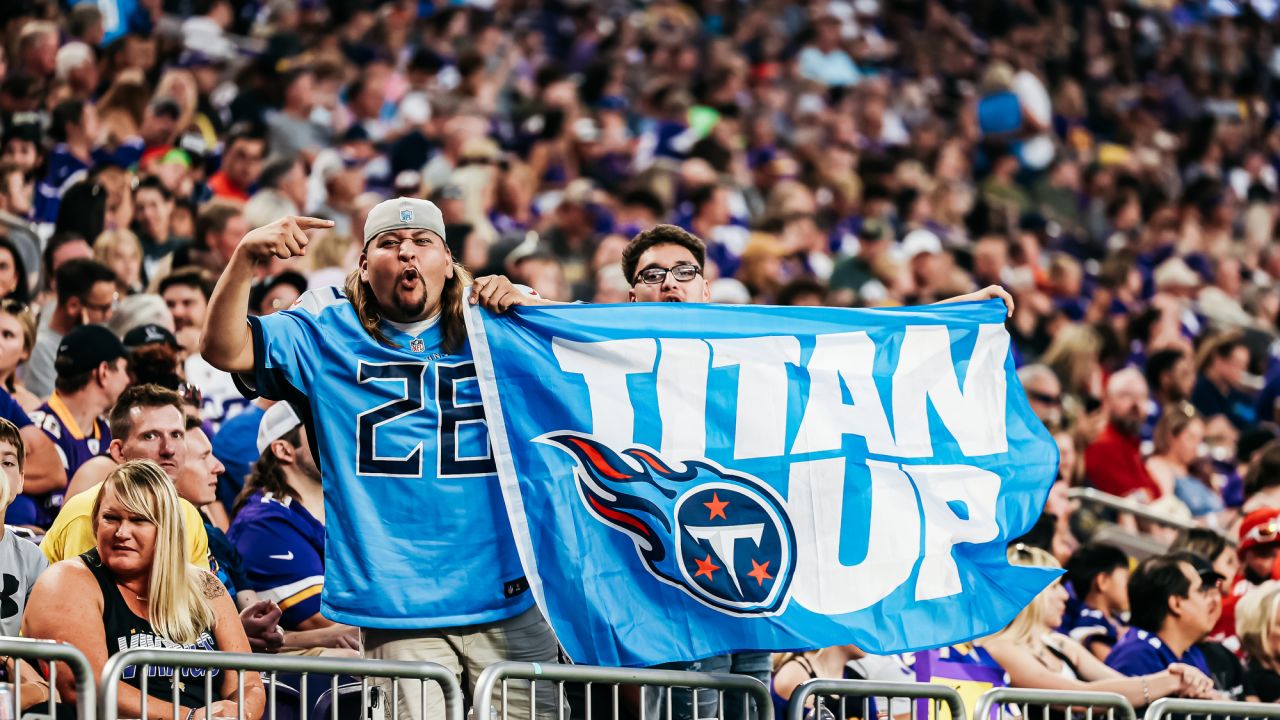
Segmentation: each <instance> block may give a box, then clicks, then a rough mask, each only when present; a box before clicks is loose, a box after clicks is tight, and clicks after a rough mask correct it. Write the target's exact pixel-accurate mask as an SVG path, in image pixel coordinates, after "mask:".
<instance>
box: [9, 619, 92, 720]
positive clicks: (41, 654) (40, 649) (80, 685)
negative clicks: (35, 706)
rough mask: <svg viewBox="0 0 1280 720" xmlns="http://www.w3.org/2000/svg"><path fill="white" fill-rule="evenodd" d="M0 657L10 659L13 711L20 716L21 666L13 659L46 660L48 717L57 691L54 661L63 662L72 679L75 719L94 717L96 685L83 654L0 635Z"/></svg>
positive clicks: (52, 712)
mask: <svg viewBox="0 0 1280 720" xmlns="http://www.w3.org/2000/svg"><path fill="white" fill-rule="evenodd" d="M0 657H8V658H13V659H14V660H15V662H14V664H13V714H12V715H11V717H14V718H18V717H22V711H21V710H22V666H21V664H20V663H18V662H16V661H17V660H29V661H32V662H33V663H39V662H41V661H45V662H48V663H49V701H48V711H49V717H55V712H56V711H55V708H54V706H55V703H54V699H55V698H56V697H57V694H58V663H60V662H61V663H66V664H67V666H69V667H70V668H71V674H72V675H74V676H75V680H76V718H77V719H78V720H94V712H95V711H96V710H97V704H96V703H95V701H94V698H95V695H96V693H97V686H95V685H94V683H93V668H91V667H90V666H89V661H88V660H87V659H86V658H85V656H84V654H83V653H81V652H80V651H79V650H77V649H76V648H75V647H73V646H71V645H67V644H64V643H55V642H49V641H47V640H29V639H24V638H0Z"/></svg>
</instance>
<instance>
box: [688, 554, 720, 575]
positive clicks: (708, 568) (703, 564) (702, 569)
mask: <svg viewBox="0 0 1280 720" xmlns="http://www.w3.org/2000/svg"><path fill="white" fill-rule="evenodd" d="M693 561H694V562H695V563H697V564H698V572H696V573H694V574H693V576H694V577H699V576H702V575H706V576H707V579H708V580H715V579H716V578H715V571H717V570H719V569H720V566H719V565H716V564H715V563H713V562H711V556H710V555H708V556H707V559H706V560H699V559H697V558H694V559H693Z"/></svg>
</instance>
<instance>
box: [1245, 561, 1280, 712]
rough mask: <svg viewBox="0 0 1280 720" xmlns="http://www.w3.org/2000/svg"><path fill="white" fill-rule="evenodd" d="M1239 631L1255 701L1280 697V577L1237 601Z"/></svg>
mask: <svg viewBox="0 0 1280 720" xmlns="http://www.w3.org/2000/svg"><path fill="white" fill-rule="evenodd" d="M1236 635H1237V636H1238V637H1239V638H1240V644H1241V645H1243V646H1244V651H1245V653H1247V654H1248V656H1249V665H1248V667H1247V668H1246V670H1245V682H1244V686H1245V687H1246V688H1251V689H1252V690H1251V691H1252V694H1251V695H1250V696H1249V697H1248V699H1249V700H1251V701H1253V702H1267V703H1270V702H1276V701H1280V581H1277V580H1268V581H1266V582H1264V583H1262V584H1261V585H1258V586H1257V587H1255V588H1253V589H1252V590H1250V591H1249V592H1248V593H1247V594H1246V595H1245V596H1244V597H1242V598H1240V602H1239V603H1238V604H1236Z"/></svg>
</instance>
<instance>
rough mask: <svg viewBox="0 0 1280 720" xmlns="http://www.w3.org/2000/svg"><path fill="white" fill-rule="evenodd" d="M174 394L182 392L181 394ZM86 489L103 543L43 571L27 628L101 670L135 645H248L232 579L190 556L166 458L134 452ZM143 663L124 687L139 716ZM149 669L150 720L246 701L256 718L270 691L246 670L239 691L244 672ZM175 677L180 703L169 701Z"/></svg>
mask: <svg viewBox="0 0 1280 720" xmlns="http://www.w3.org/2000/svg"><path fill="white" fill-rule="evenodd" d="M175 402H180V401H177V400H176V396H175ZM162 407H164V409H166V410H167V409H169V408H168V407H167V406H162ZM139 421H143V420H142V419H140V420H139ZM86 492H96V493H97V498H96V501H95V503H94V511H93V529H94V535H95V538H96V541H97V547H95V548H94V549H93V550H90V551H88V552H86V553H84V554H83V555H81V556H79V557H78V558H74V559H69V560H64V561H62V562H60V563H58V564H56V565H54V566H53V567H51V568H49V570H48V571H46V573H45V574H44V575H43V576H41V578H40V580H39V581H38V582H37V583H36V586H35V587H34V588H33V589H32V592H31V601H30V603H29V605H28V611H27V613H26V616H25V617H24V618H23V634H24V635H26V636H27V637H32V638H47V639H50V640H56V641H59V642H65V643H68V644H71V645H74V646H75V647H76V648H77V649H78V650H80V651H81V652H82V653H84V655H85V657H86V658H87V659H88V660H89V664H90V665H91V666H92V668H93V670H94V674H95V675H100V674H101V672H102V668H103V666H104V665H105V664H106V662H107V659H108V658H110V657H111V656H113V655H115V654H117V653H119V652H122V651H124V650H128V649H130V648H140V647H141V648H174V649H178V648H181V649H188V650H205V651H210V652H216V651H218V650H226V651H228V652H249V642H248V640H247V639H246V637H245V633H244V628H243V627H242V625H241V623H240V616H239V614H238V613H237V611H236V608H235V605H234V604H233V603H232V601H231V598H230V597H229V596H228V594H227V591H226V589H225V588H223V587H222V584H221V583H220V582H218V579H217V578H216V577H214V576H213V575H212V574H210V573H208V572H206V571H202V570H198V569H196V568H195V567H194V566H192V565H189V564H188V563H187V560H186V549H185V542H184V536H183V527H182V516H181V512H182V511H181V507H180V506H179V504H178V496H177V493H176V492H175V490H174V486H173V482H172V481H171V480H170V479H169V478H168V477H167V476H166V475H165V474H164V472H163V471H161V470H160V468H159V466H157V465H155V464H154V463H152V462H150V461H131V462H127V463H125V464H123V465H121V466H120V467H118V468H116V469H115V470H114V471H112V473H111V474H110V475H108V476H107V479H106V480H105V481H104V482H103V483H102V485H100V486H99V487H98V488H95V489H90V490H88V491H86ZM140 670H141V668H138V667H129V668H126V670H125V674H124V676H123V682H122V683H121V685H120V688H119V708H118V712H119V714H120V715H121V716H122V717H132V718H137V717H141V714H142V693H141V688H142V677H141V676H140ZM175 673H176V677H175ZM206 673H208V676H206ZM146 679H147V686H146V687H147V695H148V700H147V717H148V720H170V719H171V718H173V717H175V715H176V717H178V718H179V719H180V720H214V719H215V718H234V717H237V714H238V713H239V712H240V710H243V712H244V717H245V718H247V719H248V720H258V718H260V717H261V716H262V710H263V705H264V704H265V700H266V697H265V693H264V692H263V689H262V680H261V678H260V677H259V676H258V674H257V673H245V675H244V687H245V691H244V696H243V697H237V693H238V684H239V674H238V673H236V672H233V671H218V670H204V669H198V668H197V669H187V670H183V669H175V668H166V667H151V668H148V671H147V678H146ZM175 682H176V684H177V690H178V704H179V706H180V707H179V708H177V710H176V712H175V709H174V707H173V705H172V704H171V703H172V700H173V697H174V695H173V691H174V684H175ZM206 682H209V683H210V684H211V687H212V689H213V694H212V696H211V697H207V696H206V692H205V683H206ZM58 691H59V692H60V693H61V695H62V697H63V698H64V700H67V701H70V702H74V701H75V687H74V682H73V680H72V676H71V673H70V672H59V673H58ZM206 707H207V708H208V709H207V711H206Z"/></svg>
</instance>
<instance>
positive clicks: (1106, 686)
mask: <svg viewBox="0 0 1280 720" xmlns="http://www.w3.org/2000/svg"><path fill="white" fill-rule="evenodd" d="M1009 561H1010V562H1012V563H1013V564H1015V565H1031V566H1036V567H1053V568H1056V567H1059V565H1058V561H1057V560H1055V559H1054V558H1053V556H1052V555H1050V554H1049V553H1047V552H1045V551H1044V550H1041V549H1040V548H1035V547H1030V546H1027V545H1023V544H1021V543H1019V544H1018V545H1015V546H1013V547H1011V548H1009ZM1066 605H1067V591H1066V590H1065V589H1064V588H1063V587H1062V583H1061V582H1054V583H1053V584H1052V585H1050V586H1049V587H1048V588H1046V589H1045V591H1044V592H1042V593H1040V594H1039V595H1037V596H1036V598H1035V599H1034V600H1032V601H1031V602H1030V604H1028V605H1027V607H1025V608H1023V610H1022V612H1020V613H1018V617H1016V618H1014V620H1013V622H1011V623H1009V626H1008V627H1006V628H1005V629H1004V630H1001V631H1000V632H999V633H997V634H995V635H993V636H992V637H989V638H987V639H985V640H983V641H981V645H982V646H983V647H985V648H986V649H987V651H988V652H989V653H991V657H993V658H995V660H996V662H998V663H1000V666H1001V667H1003V668H1004V669H1005V672H1007V673H1008V674H1009V684H1010V686H1011V687H1025V688H1040V689H1044V690H1097V691H1103V692H1115V693H1119V694H1121V695H1123V696H1124V697H1125V699H1126V700H1128V701H1129V702H1130V703H1133V705H1134V706H1135V707H1141V706H1145V705H1149V704H1151V701H1153V700H1157V699H1159V698H1162V697H1168V696H1170V695H1179V696H1189V697H1206V696H1208V694H1209V693H1210V692H1211V691H1212V690H1213V681H1212V680H1210V679H1209V678H1208V677H1206V676H1205V675H1204V674H1203V673H1201V672H1200V671H1199V670H1197V669H1195V668H1193V667H1191V666H1189V665H1184V664H1182V663H1174V664H1172V665H1170V666H1169V669H1168V670H1164V671H1162V672H1158V673H1153V674H1151V675H1146V676H1143V677H1125V676H1124V675H1121V674H1120V673H1119V672H1117V671H1115V670H1112V669H1111V668H1109V667H1107V666H1106V665H1104V664H1103V663H1102V661H1101V660H1099V659H1097V658H1096V657H1094V655H1093V653H1091V652H1089V651H1088V650H1086V649H1085V647H1084V646H1083V645H1081V644H1080V643H1078V642H1076V641H1074V640H1072V639H1071V638H1069V637H1067V636H1066V635H1063V634H1061V633H1058V632H1054V629H1055V628H1057V627H1059V626H1060V625H1062V615H1063V613H1064V612H1065V610H1066Z"/></svg>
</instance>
